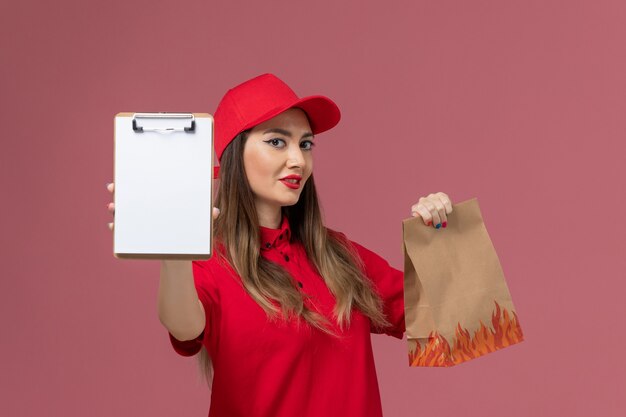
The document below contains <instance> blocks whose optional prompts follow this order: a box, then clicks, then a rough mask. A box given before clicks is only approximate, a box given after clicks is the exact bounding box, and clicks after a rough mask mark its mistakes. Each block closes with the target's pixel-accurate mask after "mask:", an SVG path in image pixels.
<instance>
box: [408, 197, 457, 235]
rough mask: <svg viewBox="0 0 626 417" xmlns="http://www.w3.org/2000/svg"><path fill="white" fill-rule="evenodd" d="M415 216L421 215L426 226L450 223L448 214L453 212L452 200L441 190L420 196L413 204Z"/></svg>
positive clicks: (412, 210) (442, 225)
mask: <svg viewBox="0 0 626 417" xmlns="http://www.w3.org/2000/svg"><path fill="white" fill-rule="evenodd" d="M411 212H412V214H413V217H417V216H419V217H421V218H422V220H423V221H424V224H425V225H426V226H430V225H432V226H433V227H434V228H436V229H439V228H440V227H446V226H447V225H448V216H447V215H448V214H450V213H452V201H450V197H448V195H447V194H445V193H442V192H439V193H435V194H428V196H426V197H420V199H419V200H418V202H417V203H416V204H413V206H411Z"/></svg>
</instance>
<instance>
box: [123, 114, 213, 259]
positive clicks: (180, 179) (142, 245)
mask: <svg viewBox="0 0 626 417" xmlns="http://www.w3.org/2000/svg"><path fill="white" fill-rule="evenodd" d="M114 125H115V129H114V130H115V137H114V143H115V145H114V147H115V163H114V178H115V191H114V203H115V218H114V228H113V255H114V256H115V257H116V258H122V259H198V260H205V259H209V258H210V257H211V252H212V244H213V242H212V201H213V199H212V190H213V185H212V178H213V161H214V151H213V117H212V116H211V115H210V114H208V113H167V112H160V113H118V114H116V115H115V123H114Z"/></svg>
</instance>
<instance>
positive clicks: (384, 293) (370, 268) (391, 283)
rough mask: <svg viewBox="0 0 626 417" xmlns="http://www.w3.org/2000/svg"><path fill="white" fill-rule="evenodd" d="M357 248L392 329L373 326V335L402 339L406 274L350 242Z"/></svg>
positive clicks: (366, 273) (369, 251)
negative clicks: (380, 328) (379, 328)
mask: <svg viewBox="0 0 626 417" xmlns="http://www.w3.org/2000/svg"><path fill="white" fill-rule="evenodd" d="M349 242H350V243H351V244H352V245H353V246H354V247H355V248H356V250H357V252H358V254H359V256H360V258H361V260H362V261H363V264H364V265H365V275H366V276H367V277H368V278H369V279H370V280H371V281H372V283H373V284H374V286H375V288H376V291H377V292H378V294H379V295H380V297H381V298H382V300H383V311H384V313H385V315H386V317H387V320H388V321H389V322H390V323H391V326H390V327H387V328H385V329H383V330H382V331H381V330H378V329H376V328H374V327H373V326H372V328H371V332H372V333H378V334H381V333H384V334H387V335H389V336H393V337H396V338H398V339H402V336H403V335H404V332H405V330H406V328H405V322H404V272H402V271H400V270H398V269H396V268H393V267H392V266H390V265H389V262H387V261H386V260H385V259H384V258H382V257H381V256H379V255H378V254H376V253H374V252H372V251H371V250H369V249H367V248H365V247H364V246H362V245H360V244H359V243H357V242H354V241H352V240H349Z"/></svg>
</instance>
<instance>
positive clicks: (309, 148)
mask: <svg viewBox="0 0 626 417" xmlns="http://www.w3.org/2000/svg"><path fill="white" fill-rule="evenodd" d="M275 141H281V142H283V143H284V142H285V140H284V139H278V138H273V139H269V140H265V141H263V142H265V143H268V144H270V145H271V146H273V147H274V148H278V149H281V148H283V147H284V146H280V147H279V146H276V145H272V143H276V142H275ZM303 143H309V147H308V148H305V149H304V150H305V151H310V150H313V147H314V146H315V143H313V141H310V140H304V141H302V142H300V145H302V144H303Z"/></svg>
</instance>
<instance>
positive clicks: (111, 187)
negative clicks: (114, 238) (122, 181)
mask: <svg viewBox="0 0 626 417" xmlns="http://www.w3.org/2000/svg"><path fill="white" fill-rule="evenodd" d="M107 190H109V192H110V193H111V194H113V192H114V190H115V184H113V183H112V182H110V183H108V184H107ZM107 209H108V210H109V211H110V212H111V214H112V215H113V217H114V218H115V203H113V202H110V203H109V204H107ZM219 214H220V209H218V208H217V207H213V220H215V219H217V216H219ZM109 229H110V230H113V222H111V223H109Z"/></svg>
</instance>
